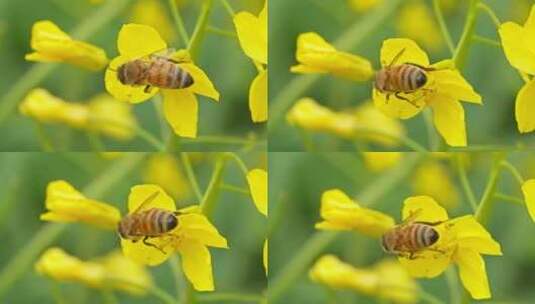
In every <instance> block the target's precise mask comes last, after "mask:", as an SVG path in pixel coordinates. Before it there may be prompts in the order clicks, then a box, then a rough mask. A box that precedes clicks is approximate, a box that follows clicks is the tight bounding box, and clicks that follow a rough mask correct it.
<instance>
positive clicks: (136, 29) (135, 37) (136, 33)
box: [117, 23, 167, 58]
mask: <svg viewBox="0 0 535 304" xmlns="http://www.w3.org/2000/svg"><path fill="white" fill-rule="evenodd" d="M117 48H118V50H119V54H121V55H124V56H125V57H130V58H136V57H143V56H147V55H150V54H152V53H155V52H158V51H162V50H165V49H166V48H167V43H166V42H165V41H164V40H163V39H162V37H160V34H158V31H156V30H155V29H154V28H152V27H150V26H148V25H142V24H135V23H129V24H125V25H123V27H122V28H121V31H120V32H119V37H118V38H117Z"/></svg>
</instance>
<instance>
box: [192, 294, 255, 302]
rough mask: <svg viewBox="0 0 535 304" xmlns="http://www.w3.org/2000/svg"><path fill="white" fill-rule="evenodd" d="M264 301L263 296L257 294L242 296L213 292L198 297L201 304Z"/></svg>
mask: <svg viewBox="0 0 535 304" xmlns="http://www.w3.org/2000/svg"><path fill="white" fill-rule="evenodd" d="M262 300H264V297H263V296H262V295H257V294H241V293H219V292H213V293H209V294H201V295H199V297H198V301H199V302H218V303H220V302H223V301H227V302H232V303H236V302H261V301H262Z"/></svg>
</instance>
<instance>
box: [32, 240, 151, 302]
mask: <svg viewBox="0 0 535 304" xmlns="http://www.w3.org/2000/svg"><path fill="white" fill-rule="evenodd" d="M35 269H36V271H37V272H39V273H40V274H43V275H46V276H49V277H51V278H52V279H54V280H57V281H65V282H79V283H82V284H84V285H87V286H89V287H92V288H99V289H110V288H111V289H117V290H122V291H125V292H128V293H130V294H133V295H144V294H146V293H147V291H146V290H147V289H148V288H149V287H150V286H151V285H152V277H151V276H150V273H149V272H148V271H147V270H146V269H145V268H144V267H143V266H142V265H140V264H138V263H135V262H133V261H132V260H130V259H128V258H126V257H125V256H123V255H122V254H121V253H120V252H112V253H110V254H108V255H107V256H104V257H101V258H97V259H94V260H91V261H82V260H80V259H78V258H76V257H74V256H71V255H69V254H67V253H66V252H65V251H63V250H62V249H61V248H57V247H53V248H49V249H47V250H46V251H45V252H44V253H43V254H42V255H41V257H40V258H39V260H38V261H37V262H36V263H35Z"/></svg>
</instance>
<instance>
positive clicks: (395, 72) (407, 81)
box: [374, 49, 436, 108]
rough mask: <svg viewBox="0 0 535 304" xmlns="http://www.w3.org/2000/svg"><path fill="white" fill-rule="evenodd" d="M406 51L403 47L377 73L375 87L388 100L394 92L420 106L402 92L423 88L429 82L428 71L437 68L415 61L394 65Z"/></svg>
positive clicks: (400, 97)
mask: <svg viewBox="0 0 535 304" xmlns="http://www.w3.org/2000/svg"><path fill="white" fill-rule="evenodd" d="M404 52H405V49H402V50H401V51H400V52H399V53H397V54H396V56H394V58H393V59H392V62H390V64H389V65H387V66H385V67H383V68H382V69H381V70H379V71H378V72H377V73H376V74H375V82H374V87H375V89H376V90H377V91H379V92H381V93H384V94H386V100H388V99H389V98H390V95H391V94H394V96H396V97H397V98H399V99H402V100H405V101H407V102H409V103H410V104H412V105H413V106H415V107H417V108H418V107H419V106H418V105H417V104H416V103H415V100H412V101H411V100H409V99H407V98H406V97H403V96H401V95H400V94H401V93H405V94H407V93H413V92H416V91H417V90H419V89H422V88H423V87H424V86H425V85H426V84H427V80H428V77H427V72H430V71H434V70H436V69H434V68H431V67H424V66H421V65H418V64H415V63H402V64H399V65H394V64H395V63H396V62H397V61H398V59H399V57H401V55H402V54H403V53H404Z"/></svg>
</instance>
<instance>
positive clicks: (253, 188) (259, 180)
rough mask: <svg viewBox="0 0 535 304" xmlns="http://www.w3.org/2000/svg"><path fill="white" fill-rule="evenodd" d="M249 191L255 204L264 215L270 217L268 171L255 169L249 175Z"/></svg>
mask: <svg viewBox="0 0 535 304" xmlns="http://www.w3.org/2000/svg"><path fill="white" fill-rule="evenodd" d="M247 183H248V184H249V191H250V192H251V196H252V197H253V202H254V204H255V206H256V208H257V209H258V211H260V213H262V214H263V215H265V216H267V215H268V192H267V191H268V173H267V172H266V170H262V169H253V170H251V171H249V173H247Z"/></svg>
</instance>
